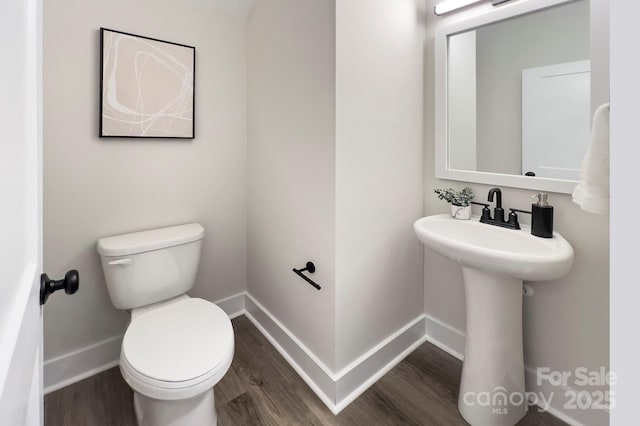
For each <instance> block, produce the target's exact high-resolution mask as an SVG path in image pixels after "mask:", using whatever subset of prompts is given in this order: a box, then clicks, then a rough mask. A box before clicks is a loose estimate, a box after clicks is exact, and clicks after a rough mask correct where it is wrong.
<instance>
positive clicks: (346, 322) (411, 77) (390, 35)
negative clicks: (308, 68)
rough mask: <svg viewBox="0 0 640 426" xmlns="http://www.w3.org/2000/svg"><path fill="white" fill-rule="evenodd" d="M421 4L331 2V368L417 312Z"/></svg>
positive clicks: (405, 1)
mask: <svg viewBox="0 0 640 426" xmlns="http://www.w3.org/2000/svg"><path fill="white" fill-rule="evenodd" d="M422 5H423V2H422V1H417V0H397V1H393V2H389V1H387V0H349V1H339V2H336V344H337V348H336V367H337V368H338V369H340V368H342V367H345V366H346V365H347V364H349V363H350V362H352V361H353V360H354V359H355V358H357V357H359V356H360V355H362V354H363V353H364V352H366V351H368V350H369V349H371V348H372V347H373V346H374V345H376V344H377V343H379V342H380V341H381V340H383V339H384V338H385V337H387V336H389V335H390V334H391V333H393V332H394V331H396V330H397V329H399V328H400V327H402V326H404V325H405V324H407V323H408V322H410V321H411V320H412V319H414V318H415V317H417V316H418V315H420V314H421V313H422V308H423V306H422V294H423V283H422V271H421V268H422V247H421V245H420V243H419V242H418V240H417V239H416V238H415V235H414V232H413V222H414V221H415V220H416V219H417V218H418V217H420V216H421V215H422V191H423V176H422V121H423V120H422V77H423V76H422V57H423V55H422V53H423V51H422V43H423V30H422V23H421V22H420V18H421V16H422V15H421V12H422V10H423V9H422Z"/></svg>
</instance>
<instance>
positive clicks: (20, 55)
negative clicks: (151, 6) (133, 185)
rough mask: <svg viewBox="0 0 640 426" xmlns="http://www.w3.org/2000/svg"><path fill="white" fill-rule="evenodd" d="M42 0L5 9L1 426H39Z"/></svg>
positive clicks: (13, 2) (0, 74)
mask: <svg viewBox="0 0 640 426" xmlns="http://www.w3.org/2000/svg"><path fill="white" fill-rule="evenodd" d="M41 11H42V7H41V0H7V1H3V2H2V6H1V7H0V55H1V58H2V59H0V61H1V65H0V279H1V281H0V424H2V425H12V426H13V425H16V426H20V425H41V424H42V423H43V416H42V411H43V404H42V400H43V393H42V353H41V350H42V316H41V308H40V301H39V291H40V273H41V270H42V226H41V224H42V220H41V218H42V185H41V180H42V166H41V152H42V143H41V141H42V134H41V133H42V131H41V129H42V126H41V118H40V116H41V113H40V109H41V84H40V81H41V67H42V60H41V56H42V55H41V45H42V43H41V34H42V31H41V29H42V25H41Z"/></svg>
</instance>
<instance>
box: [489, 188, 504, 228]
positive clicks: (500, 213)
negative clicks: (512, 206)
mask: <svg viewBox="0 0 640 426" xmlns="http://www.w3.org/2000/svg"><path fill="white" fill-rule="evenodd" d="M494 195H497V197H496V207H495V208H494V209H493V220H494V221H495V222H504V209H503V208H502V191H501V190H500V188H491V189H490V190H489V197H487V201H489V202H490V203H492V202H493V196H494Z"/></svg>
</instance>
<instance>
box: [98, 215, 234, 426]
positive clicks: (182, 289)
mask: <svg viewBox="0 0 640 426" xmlns="http://www.w3.org/2000/svg"><path fill="white" fill-rule="evenodd" d="M203 238H204V228H203V227H202V226H201V225H199V224H197V223H190V224H186V225H179V226H171V227H168V228H161V229H154V230H149V231H143V232H135V233H131V234H124V235H117V236H113V237H107V238H102V239H100V240H99V241H98V246H97V248H98V253H99V254H100V258H101V260H102V269H103V271H104V276H105V279H106V283H107V289H108V291H109V296H110V298H111V302H112V303H113V305H114V306H115V307H116V308H118V309H123V310H131V322H130V323H129V326H128V327H127V331H126V333H125V335H124V338H123V341H122V349H121V351H120V371H121V372H122V376H123V377H124V379H125V381H126V382H127V383H128V384H129V386H130V387H131V389H132V390H133V392H134V398H133V400H134V401H133V402H134V408H135V412H136V417H137V420H138V424H139V425H140V426H178V425H181V426H182V425H189V426H205V425H207V426H208V425H215V424H216V419H217V416H216V410H215V401H214V392H213V386H214V385H215V384H216V383H218V382H219V381H220V379H221V378H222V377H223V376H224V375H225V373H226V372H227V370H228V369H229V367H230V365H231V360H232V359H233V351H234V337H233V328H232V325H231V321H230V320H229V317H228V316H227V314H226V313H225V312H224V311H223V310H222V309H221V308H220V307H218V306H217V305H215V304H214V303H211V302H209V301H206V300H203V299H198V298H192V297H189V296H188V295H187V294H186V293H187V291H189V290H190V289H191V288H192V287H193V284H194V282H195V278H196V273H197V269H198V263H199V261H200V251H201V248H202V240H203Z"/></svg>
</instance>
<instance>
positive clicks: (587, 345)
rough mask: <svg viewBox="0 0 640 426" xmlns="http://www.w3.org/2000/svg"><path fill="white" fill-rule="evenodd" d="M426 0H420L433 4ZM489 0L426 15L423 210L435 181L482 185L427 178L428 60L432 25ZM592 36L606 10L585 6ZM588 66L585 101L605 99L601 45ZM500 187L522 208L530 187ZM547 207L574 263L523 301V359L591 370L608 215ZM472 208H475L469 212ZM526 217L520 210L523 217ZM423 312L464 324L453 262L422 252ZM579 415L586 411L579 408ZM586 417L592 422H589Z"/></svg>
mask: <svg viewBox="0 0 640 426" xmlns="http://www.w3.org/2000/svg"><path fill="white" fill-rule="evenodd" d="M435 3H436V1H434V0H430V1H429V2H428V6H433V5H434V4H435ZM607 4H608V2H607V1H606V0H592V2H591V5H592V6H591V7H592V8H596V9H605V10H606V9H607V7H606V5H607ZM491 7H492V6H491V5H490V4H486V5H483V6H479V7H475V8H470V9H467V10H466V11H463V12H460V13H456V14H453V15H450V16H448V17H440V18H439V17H435V16H434V15H432V14H428V15H427V17H428V18H427V19H428V22H427V28H428V33H427V36H426V72H425V74H426V80H425V81H426V83H425V84H426V87H425V94H426V104H425V111H426V116H425V117H426V124H425V128H426V129H427V130H426V133H425V150H426V152H425V158H426V163H425V172H426V176H427V179H426V188H425V196H426V198H425V215H431V214H438V213H445V212H447V210H448V206H447V204H446V203H444V202H441V201H438V200H437V198H436V197H435V196H434V194H433V190H434V189H435V188H441V187H447V186H455V187H459V188H461V187H463V186H466V185H469V186H471V187H472V188H473V190H474V192H475V193H476V199H477V200H479V201H484V200H485V199H486V194H487V191H488V190H489V188H490V186H487V185H479V184H469V183H466V182H455V181H446V180H441V179H435V178H434V176H435V174H434V173H435V172H434V160H433V159H434V133H433V130H432V129H433V128H434V107H435V106H434V63H433V52H434V50H433V31H434V29H435V28H437V27H438V26H439V25H442V24H443V23H445V22H449V21H459V20H462V19H464V18H465V17H469V16H473V15H475V14H477V13H481V12H483V11H486V10H488V9H491ZM591 28H592V30H591V31H592V34H591V37H592V40H593V39H598V40H599V39H600V38H601V37H608V31H609V29H608V14H606V13H592V25H591ZM591 60H592V67H593V69H594V70H596V69H597V70H598V73H597V74H596V73H594V74H593V75H592V78H594V79H595V78H596V75H599V76H600V78H599V79H598V81H597V82H595V81H594V82H593V83H592V84H593V85H596V86H597V89H596V90H592V103H593V104H595V105H599V104H601V103H603V102H606V101H607V99H608V87H609V82H608V80H607V79H605V78H603V77H604V76H608V71H606V70H607V68H608V61H609V58H608V51H607V50H606V49H603V48H600V49H598V50H593V51H592V57H591ZM502 189H503V204H504V205H505V206H506V207H516V208H528V207H529V206H530V204H531V200H530V198H529V197H530V195H531V192H532V191H528V190H520V189H513V188H502ZM550 202H551V204H552V205H554V206H555V228H556V230H557V231H559V232H560V233H561V234H562V235H563V236H564V237H565V238H567V240H568V241H569V242H570V243H571V244H572V245H573V247H574V250H575V264H574V266H573V269H572V270H571V272H570V273H569V274H568V275H567V276H566V277H564V278H562V279H560V280H557V281H553V282H547V283H534V284H533V288H534V290H535V295H534V296H533V297H527V298H525V300H524V339H525V363H526V364H527V365H529V366H534V367H535V366H546V367H550V368H551V369H553V370H573V369H575V368H576V367H579V366H584V367H587V368H589V369H594V370H595V369H597V368H599V367H601V366H604V367H605V368H608V365H609V329H608V325H609V217H608V216H596V215H592V214H589V213H586V212H584V211H582V210H581V209H580V208H579V207H578V206H577V205H575V204H573V203H572V202H571V197H570V196H569V195H562V194H550ZM475 213H476V214H479V211H475ZM526 220H528V219H527V218H526V217H523V221H526ZM425 311H426V313H427V314H428V315H430V316H433V317H435V318H437V319H439V320H440V321H442V322H444V323H446V324H448V325H450V326H452V327H454V328H456V329H458V330H461V331H464V329H465V305H464V288H463V281H462V273H461V269H460V267H459V266H458V265H457V264H455V263H453V262H451V261H449V260H447V259H445V258H443V257H441V256H439V255H437V254H435V253H434V252H433V251H431V250H428V249H427V250H426V251H425ZM586 415H589V413H588V412H587V413H586ZM592 424H593V423H592Z"/></svg>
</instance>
